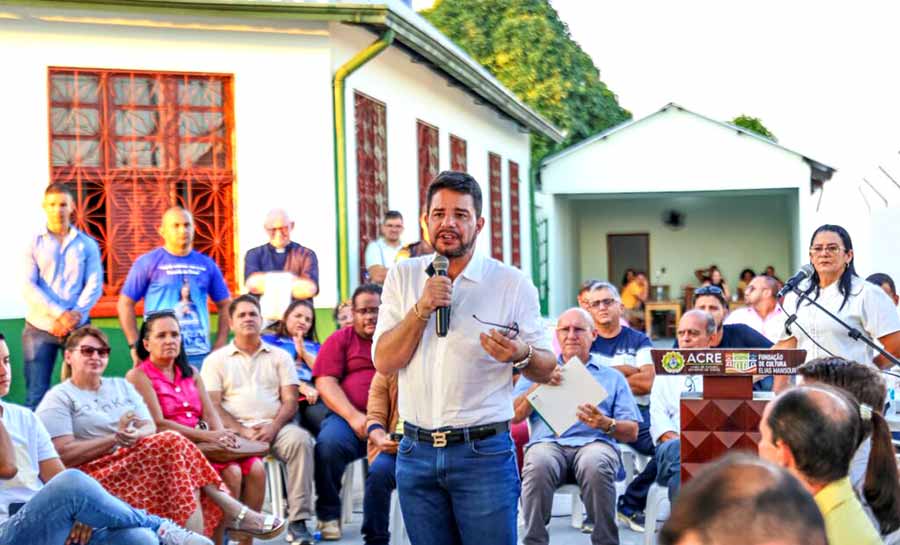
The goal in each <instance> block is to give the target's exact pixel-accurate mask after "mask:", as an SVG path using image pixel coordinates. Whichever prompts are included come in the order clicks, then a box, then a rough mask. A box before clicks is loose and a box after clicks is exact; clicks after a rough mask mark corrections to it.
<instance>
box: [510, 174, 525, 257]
mask: <svg viewBox="0 0 900 545" xmlns="http://www.w3.org/2000/svg"><path fill="white" fill-rule="evenodd" d="M521 202H522V201H521V199H520V197H519V164H518V163H516V162H515V161H510V162H509V231H510V241H511V242H512V265H513V267H519V268H522V231H521V229H522V226H521V216H520V213H521V212H520V208H519V205H520V203H521Z"/></svg>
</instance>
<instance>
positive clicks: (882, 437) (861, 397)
mask: <svg viewBox="0 0 900 545" xmlns="http://www.w3.org/2000/svg"><path fill="white" fill-rule="evenodd" d="M797 373H798V374H799V375H801V376H803V377H804V378H806V379H809V380H812V381H816V382H822V383H825V384H829V385H831V386H835V387H837V388H840V389H842V390H844V391H845V392H847V393H849V394H850V395H851V396H853V398H854V400H855V401H858V402H859V403H864V404H866V405H868V406H869V407H871V408H872V419H871V420H868V421H867V420H865V419H862V427H861V428H860V429H861V433H860V437H859V443H862V441H863V440H864V439H865V438H866V437H867V436H869V437H871V438H872V449H871V450H870V451H869V460H868V461H867V464H866V477H865V481H864V483H863V496H865V498H866V502H867V503H868V504H869V507H871V508H872V512H873V513H874V514H875V518H876V519H878V523H879V524H880V526H881V533H882V534H885V535H886V534H889V533H891V532H893V531H894V530H897V529H898V528H900V476H898V472H897V462H896V460H895V458H894V445H893V443H892V442H891V430H890V428H889V427H888V423H887V422H886V421H885V419H884V416H882V414H881V408H882V407H884V398H885V395H886V394H887V385H886V384H885V382H884V379H883V378H882V376H881V373H879V372H878V371H877V370H876V369H874V368H872V367H869V366H866V365H861V364H859V363H856V362H852V361H849V360H845V359H844V358H836V357H830V358H817V359H814V360H811V361H808V362H806V363H804V364H803V365H802V366H800V367H799V368H798V369H797Z"/></svg>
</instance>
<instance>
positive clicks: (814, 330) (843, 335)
mask: <svg viewBox="0 0 900 545" xmlns="http://www.w3.org/2000/svg"><path fill="white" fill-rule="evenodd" d="M809 260H810V263H812V266H813V268H814V269H815V272H814V273H813V275H812V276H811V277H810V278H808V279H806V280H804V281H803V282H801V283H800V285H799V286H798V288H799V290H800V291H801V292H802V293H804V294H805V295H806V296H807V297H809V298H810V299H813V300H815V301H816V302H817V303H819V304H820V305H822V306H823V307H825V308H826V309H828V310H829V311H830V312H831V313H832V314H834V315H836V316H838V317H839V318H840V319H841V320H843V321H844V322H846V323H847V324H849V325H851V326H853V327H855V328H856V329H858V330H860V331H862V332H863V333H864V334H866V335H868V336H869V337H871V338H873V339H877V340H878V341H879V342H880V343H881V344H882V345H883V346H884V349H885V350H886V351H887V352H889V353H891V354H893V355H894V356H900V317H898V316H897V311H896V310H895V308H894V306H893V304H892V302H891V300H890V299H889V298H888V296H887V295H885V293H884V292H883V291H882V290H881V289H879V287H878V286H875V285H874V284H870V283H868V282H866V281H865V280H863V279H862V278H860V277H859V275H857V274H856V269H855V267H854V266H853V242H852V241H851V240H850V234H849V233H848V232H847V230H846V229H844V228H843V227H841V226H839V225H827V224H826V225H822V226H821V227H819V228H818V229H816V231H815V232H814V233H813V236H812V240H811V241H810V244H809ZM799 299H800V298H799V297H798V296H797V294H796V293H793V292H791V293H788V294H787V295H785V297H784V302H783V303H782V307H783V308H784V310H785V312H787V313H788V315H791V314H796V317H797V318H796V320H795V321H794V323H793V324H792V325H790V326H788V329H789V330H790V331H784V332H783V333H782V337H781V340H780V341H779V342H778V343H777V344H776V345H775V346H774V347H773V348H802V349H804V350H806V360H807V361H809V360H812V359H816V358H821V357H826V356H832V355H834V356H840V357H842V358H844V359H848V360H851V361H855V362H857V363H862V364H866V365H873V364H874V365H877V366H878V367H881V368H887V367H890V365H891V364H890V362H889V361H888V360H887V359H885V358H884V357H883V356H880V355H879V356H878V357H875V352H874V350H872V349H871V348H869V346H867V345H866V344H865V343H863V342H862V341H858V340H855V339H853V338H851V337H850V335H849V334H848V333H847V330H846V329H845V328H844V327H843V326H842V325H841V324H839V323H837V322H836V321H835V320H833V319H832V318H831V317H830V316H828V315H827V314H825V313H824V312H822V311H821V310H819V309H818V308H816V307H815V306H814V305H813V304H812V303H810V302H808V301H802V302H801V301H800V300H799ZM786 384H787V377H784V376H781V377H775V390H776V391H777V390H780V389H781V388H783V387H784V386H785V385H786Z"/></svg>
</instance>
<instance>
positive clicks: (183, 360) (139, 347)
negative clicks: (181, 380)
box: [134, 310, 194, 377]
mask: <svg viewBox="0 0 900 545" xmlns="http://www.w3.org/2000/svg"><path fill="white" fill-rule="evenodd" d="M161 318H172V319H173V320H175V325H177V326H178V334H179V335H180V334H181V324H179V323H178V318H176V317H175V313H174V312H172V311H171V310H163V311H160V312H154V313H152V314H149V315H148V316H147V317H146V318H144V323H143V324H141V332H140V334H139V335H138V340H137V342H136V343H134V349H135V350H136V351H137V355H138V358H140V359H141V361H144V360H146V359H147V358H149V357H150V352H149V351H148V350H147V349H146V348H145V347H144V339H146V338H147V337H149V336H150V331H151V326H152V325H153V322H155V321H157V320H159V319H161ZM175 366H176V367H178V370H179V371H181V376H182V377H191V376H194V370H193V369H192V368H191V364H189V363H188V359H187V354H185V353H184V337H182V338H181V347H180V349H179V351H178V356H177V357H176V358H175Z"/></svg>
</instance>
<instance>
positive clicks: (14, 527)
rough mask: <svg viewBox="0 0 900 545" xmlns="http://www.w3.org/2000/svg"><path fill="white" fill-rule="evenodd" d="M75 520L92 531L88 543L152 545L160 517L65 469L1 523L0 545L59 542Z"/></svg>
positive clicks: (86, 477)
mask: <svg viewBox="0 0 900 545" xmlns="http://www.w3.org/2000/svg"><path fill="white" fill-rule="evenodd" d="M75 521H78V522H80V523H82V524H85V525H86V526H90V527H91V528H93V529H94V531H93V534H92V535H91V540H90V541H89V542H88V543H89V545H116V544H124V543H127V544H129V545H157V544H158V543H159V539H158V538H157V536H156V530H157V529H158V528H159V526H160V524H161V523H162V521H163V519H161V518H159V517H157V516H153V515H148V514H146V513H145V512H143V511H139V510H137V509H134V508H132V507H131V506H129V505H128V504H126V503H125V502H123V501H122V500H120V499H118V498H116V497H115V496H112V495H111V494H109V493H108V492H107V491H106V490H104V489H103V487H102V486H100V484H99V483H98V482H97V481H95V480H94V479H92V478H90V477H88V476H87V475H85V474H84V473H82V472H80V471H78V470H76V469H67V470H65V471H63V472H62V473H60V474H58V475H57V476H55V477H54V478H52V479H50V482H48V483H47V485H46V486H44V488H42V489H41V490H40V492H38V493H37V494H35V495H34V497H33V498H31V500H30V501H29V502H28V503H26V504H25V506H24V507H22V509H20V510H19V512H18V513H16V514H15V515H13V516H12V517H11V518H10V519H8V520H6V521H3V522H2V523H0V545H20V544H21V545H30V544H32V543H46V544H48V545H51V544H57V543H59V544H62V543H65V541H66V538H67V537H68V536H69V532H70V531H71V530H72V524H73V523H74V522H75Z"/></svg>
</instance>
